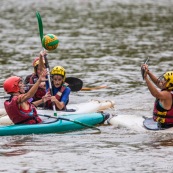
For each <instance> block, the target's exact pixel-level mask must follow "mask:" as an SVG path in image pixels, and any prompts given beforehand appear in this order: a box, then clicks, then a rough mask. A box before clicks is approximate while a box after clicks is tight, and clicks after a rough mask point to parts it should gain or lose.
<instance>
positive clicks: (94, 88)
mask: <svg viewBox="0 0 173 173" xmlns="http://www.w3.org/2000/svg"><path fill="white" fill-rule="evenodd" d="M103 88H108V86H97V87H91V88H89V87H83V88H82V89H81V91H92V90H99V89H103Z"/></svg>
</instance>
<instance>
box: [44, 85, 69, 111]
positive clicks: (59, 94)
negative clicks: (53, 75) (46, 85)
mask: <svg viewBox="0 0 173 173" xmlns="http://www.w3.org/2000/svg"><path fill="white" fill-rule="evenodd" d="M66 87H67V84H66V83H64V84H63V85H62V86H61V88H60V90H59V91H58V92H57V93H56V94H55V98H56V99H57V100H58V101H61V96H62V94H63V92H64V91H65V89H66ZM48 92H49V93H50V89H49V90H48ZM55 107H56V109H57V110H59V109H58V107H57V106H56V105H55ZM45 108H48V109H52V102H51V100H48V101H47V102H46V103H45ZM65 109H66V106H65V107H64V108H63V110H65Z"/></svg>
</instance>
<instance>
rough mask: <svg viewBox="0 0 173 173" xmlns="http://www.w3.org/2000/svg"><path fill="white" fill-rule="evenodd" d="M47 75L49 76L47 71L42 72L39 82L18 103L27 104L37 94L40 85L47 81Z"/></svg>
mask: <svg viewBox="0 0 173 173" xmlns="http://www.w3.org/2000/svg"><path fill="white" fill-rule="evenodd" d="M46 75H47V71H46V70H44V71H42V73H41V75H40V77H39V79H38V80H37V82H36V83H35V84H34V85H33V86H32V88H31V89H30V90H29V91H28V92H27V93H25V94H24V95H23V96H22V97H20V99H19V100H18V102H19V103H22V102H25V101H27V100H28V99H30V98H32V97H33V96H34V94H35V93H36V91H37V89H38V87H39V85H40V83H41V82H43V81H46V80H47V79H46Z"/></svg>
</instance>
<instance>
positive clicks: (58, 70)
mask: <svg viewBox="0 0 173 173" xmlns="http://www.w3.org/2000/svg"><path fill="white" fill-rule="evenodd" d="M65 73H66V72H65V69H64V68H63V67H62V66H55V67H54V68H53V69H52V71H51V75H61V76H62V77H63V81H65Z"/></svg>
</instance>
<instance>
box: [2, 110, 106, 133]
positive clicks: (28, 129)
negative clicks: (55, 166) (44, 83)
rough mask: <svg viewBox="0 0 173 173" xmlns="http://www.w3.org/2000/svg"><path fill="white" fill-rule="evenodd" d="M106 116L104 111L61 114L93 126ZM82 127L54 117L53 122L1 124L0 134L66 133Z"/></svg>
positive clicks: (101, 121)
mask: <svg viewBox="0 0 173 173" xmlns="http://www.w3.org/2000/svg"><path fill="white" fill-rule="evenodd" d="M108 116H109V115H108V114H104V113H89V114H73V115H65V116H63V118H67V119H70V120H74V121H78V122H81V123H84V124H86V125H90V126H94V125H98V124H101V123H103V122H104V121H105V120H106V119H107V118H108ZM54 119H55V118H54ZM84 128H86V127H85V126H83V125H79V124H76V123H74V122H70V121H66V120H56V119H55V120H54V122H51V123H46V124H32V125H9V126H1V127H0V136H12V135H30V134H48V133H66V132H70V131H77V130H82V129H84Z"/></svg>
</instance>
